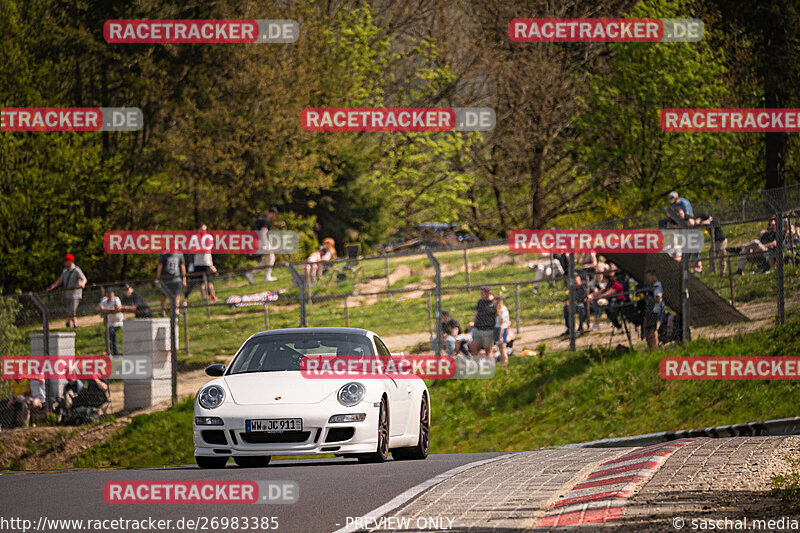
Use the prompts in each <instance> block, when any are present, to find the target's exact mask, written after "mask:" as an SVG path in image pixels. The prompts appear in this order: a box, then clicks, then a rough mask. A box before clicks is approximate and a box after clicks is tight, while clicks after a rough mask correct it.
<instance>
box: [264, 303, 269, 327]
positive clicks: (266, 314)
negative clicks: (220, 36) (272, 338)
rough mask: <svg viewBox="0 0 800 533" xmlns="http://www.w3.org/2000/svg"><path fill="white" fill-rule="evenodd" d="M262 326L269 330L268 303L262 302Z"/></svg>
mask: <svg viewBox="0 0 800 533" xmlns="http://www.w3.org/2000/svg"><path fill="white" fill-rule="evenodd" d="M264 327H265V328H266V331H269V304H264Z"/></svg>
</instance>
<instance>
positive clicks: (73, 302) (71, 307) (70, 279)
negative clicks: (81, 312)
mask: <svg viewBox="0 0 800 533" xmlns="http://www.w3.org/2000/svg"><path fill="white" fill-rule="evenodd" d="M86 281H87V280H86V276H85V275H84V273H83V270H81V269H80V267H79V266H78V265H76V264H75V256H74V255H72V254H66V255H65V256H64V270H62V271H61V277H60V278H58V280H56V282H55V283H53V284H52V285H50V286H49V287H47V292H50V291H52V290H53V289H55V288H57V287H58V286H60V285H63V286H64V289H65V290H64V303H65V305H66V307H67V327H70V322H72V327H73V328H77V327H78V321H77V313H78V305H79V304H80V303H81V299H82V298H83V288H84V287H85V286H86Z"/></svg>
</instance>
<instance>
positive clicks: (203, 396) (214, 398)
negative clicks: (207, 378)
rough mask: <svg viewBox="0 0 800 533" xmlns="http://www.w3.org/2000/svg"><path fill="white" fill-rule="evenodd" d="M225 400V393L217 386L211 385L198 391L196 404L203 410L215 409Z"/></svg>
mask: <svg viewBox="0 0 800 533" xmlns="http://www.w3.org/2000/svg"><path fill="white" fill-rule="evenodd" d="M224 399H225V391H224V390H223V389H222V387H220V386H219V385H211V386H210V387H206V388H205V389H203V390H202V391H200V398H199V399H198V403H199V404H200V407H202V408H203V409H215V408H217V407H219V405H220V404H221V403H222V400H224Z"/></svg>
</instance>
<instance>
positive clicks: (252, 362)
mask: <svg viewBox="0 0 800 533" xmlns="http://www.w3.org/2000/svg"><path fill="white" fill-rule="evenodd" d="M315 356H357V357H361V358H365V359H367V360H369V359H370V358H378V357H381V358H384V359H385V358H392V359H398V358H401V357H402V356H397V355H394V354H390V352H389V350H388V349H387V348H386V345H385V344H384V343H383V341H381V339H380V338H379V337H378V336H377V335H376V334H375V333H373V332H371V331H368V330H365V329H356V328H296V329H279V330H272V331H264V332H261V333H257V334H255V335H253V336H252V337H250V338H249V339H247V340H246V341H245V343H244V344H243V345H242V347H241V348H239V351H238V352H237V353H236V355H235V356H234V357H233V359H232V361H231V363H230V365H229V366H228V367H227V368H226V367H225V366H224V365H222V364H215V365H211V366H209V367H208V368H207V369H206V373H207V374H208V375H209V376H215V377H216V379H214V380H212V381H210V382H209V383H206V384H205V385H204V386H203V387H201V388H200V390H199V392H198V393H197V397H196V398H195V404H194V426H193V427H194V455H195V459H196V461H197V465H198V466H200V467H201V468H222V467H224V466H225V464H226V463H227V462H228V458H229V457H231V456H232V457H233V460H234V462H235V463H236V464H237V465H239V466H244V467H256V466H266V465H267V464H269V460H270V458H271V456H273V455H314V454H335V455H337V456H343V457H355V458H358V460H359V461H361V462H382V461H385V460H386V458H387V456H388V454H389V452H391V453H392V457H393V459H394V460H404V459H425V458H426V457H427V456H428V449H429V446H430V396H429V394H428V388H427V387H426V386H425V382H424V381H423V380H422V379H419V378H416V377H397V376H391V375H386V374H384V375H375V376H370V377H369V379H347V378H345V379H342V378H323V379H311V378H309V377H308V376H307V375H304V373H303V372H301V367H302V364H303V359H304V358H312V357H315Z"/></svg>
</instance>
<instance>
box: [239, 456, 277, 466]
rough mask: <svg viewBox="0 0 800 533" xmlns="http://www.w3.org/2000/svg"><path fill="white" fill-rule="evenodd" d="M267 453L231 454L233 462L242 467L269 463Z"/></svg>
mask: <svg viewBox="0 0 800 533" xmlns="http://www.w3.org/2000/svg"><path fill="white" fill-rule="evenodd" d="M270 459H271V457H270V456H269V455H241V456H238V457H237V456H235V455H234V456H233V462H234V463H236V465H237V466H240V467H242V468H261V467H263V466H267V465H268V464H269V460H270Z"/></svg>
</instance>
